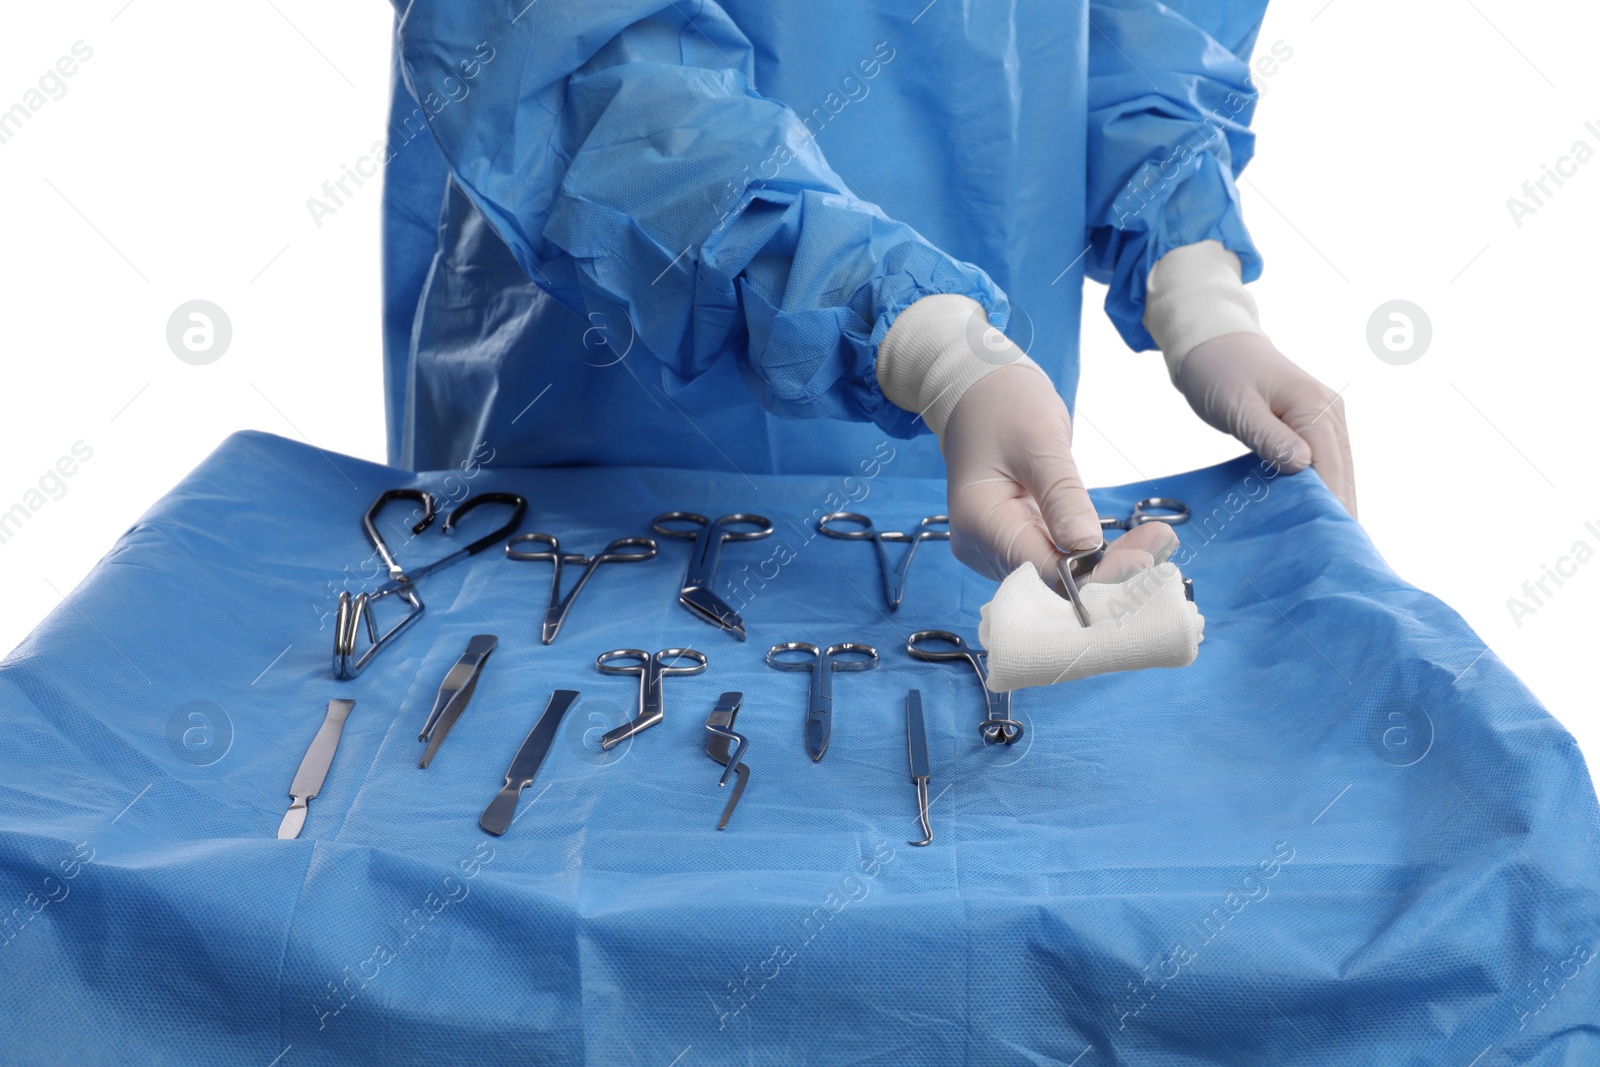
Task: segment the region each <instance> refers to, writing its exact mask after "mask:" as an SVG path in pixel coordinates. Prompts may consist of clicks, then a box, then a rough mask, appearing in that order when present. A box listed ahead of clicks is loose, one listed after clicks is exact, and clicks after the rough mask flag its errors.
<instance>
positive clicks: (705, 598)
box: [650, 511, 772, 641]
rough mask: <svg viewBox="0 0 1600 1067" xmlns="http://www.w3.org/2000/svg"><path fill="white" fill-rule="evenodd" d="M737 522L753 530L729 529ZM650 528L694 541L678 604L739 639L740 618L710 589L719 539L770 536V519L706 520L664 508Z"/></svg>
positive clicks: (728, 517)
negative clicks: (689, 526) (688, 525)
mask: <svg viewBox="0 0 1600 1067" xmlns="http://www.w3.org/2000/svg"><path fill="white" fill-rule="evenodd" d="M669 522H687V523H692V524H693V525H694V526H696V527H698V528H697V529H693V530H685V529H682V528H681V527H672V526H668V525H666V524H667V523H669ZM739 525H744V526H754V527H755V529H753V530H732V529H730V527H733V526H739ZM650 528H651V529H652V530H654V531H655V532H656V533H658V534H660V535H661V536H662V537H676V538H680V539H682V540H692V541H693V542H694V548H693V549H691V550H690V552H689V568H688V570H686V571H685V572H684V575H683V585H682V586H681V587H679V589H678V603H680V604H682V605H683V606H684V607H686V608H688V609H689V613H690V614H692V615H694V616H695V617H696V618H698V619H700V620H701V621H703V622H709V623H710V624H711V625H713V626H716V627H720V628H721V629H724V630H727V631H729V632H731V633H732V634H733V635H734V636H735V637H737V638H738V639H739V640H741V641H743V640H744V638H745V633H744V620H743V619H741V618H740V617H739V613H738V612H736V611H734V610H733V609H732V608H730V607H729V606H728V605H727V603H726V602H725V601H724V600H723V599H722V598H721V597H719V596H717V594H715V593H713V592H712V591H711V583H712V582H713V581H715V580H716V577H717V561H718V559H719V558H720V557H721V555H722V545H723V542H725V541H759V540H760V539H761V538H763V537H768V536H771V534H772V520H771V519H768V518H766V517H765V516H762V515H747V514H742V513H741V514H736V515H724V516H722V518H720V519H708V518H706V517H705V516H704V515H696V514H695V513H694V512H692V511H668V512H665V513H663V514H661V515H657V516H656V517H655V520H654V521H653V522H651V524H650Z"/></svg>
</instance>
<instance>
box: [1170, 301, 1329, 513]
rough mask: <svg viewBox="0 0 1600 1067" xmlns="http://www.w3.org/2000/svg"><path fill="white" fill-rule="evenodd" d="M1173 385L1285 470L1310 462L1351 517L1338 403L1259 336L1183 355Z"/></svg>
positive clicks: (1229, 338)
mask: <svg viewBox="0 0 1600 1067" xmlns="http://www.w3.org/2000/svg"><path fill="white" fill-rule="evenodd" d="M1174 382H1175V384H1176V385H1177V387H1178V391H1179V392H1181V393H1182V394H1183V395H1184V397H1185V399H1187V400H1188V401H1189V406H1190V407H1192V408H1194V410H1195V413H1196V414H1198V415H1199V416H1200V417H1201V418H1202V419H1204V420H1205V421H1206V422H1207V423H1209V424H1210V425H1212V426H1214V427H1216V428H1217V429H1219V430H1221V431H1223V432H1224V433H1229V434H1232V435H1233V436H1235V437H1237V438H1238V439H1239V440H1240V441H1242V442H1243V443H1244V444H1245V445H1246V446H1247V447H1249V448H1250V449H1251V450H1252V451H1254V452H1255V453H1256V454H1257V455H1259V456H1260V457H1261V458H1262V459H1265V460H1268V461H1270V462H1273V463H1276V464H1277V465H1278V467H1279V468H1280V469H1281V470H1282V471H1283V472H1284V473H1286V474H1296V473H1298V472H1300V471H1303V470H1305V469H1306V467H1308V466H1311V467H1315V468H1316V470H1317V473H1318V474H1320V475H1321V476H1322V480H1323V482H1325V483H1326V484H1327V486H1328V488H1329V489H1330V490H1332V492H1333V495H1334V496H1336V497H1338V498H1339V500H1340V502H1342V503H1343V504H1344V506H1345V510H1346V511H1348V512H1350V514H1351V515H1352V516H1354V515H1355V514H1356V482H1355V465H1354V463H1353V462H1352V461H1351V458H1350V432H1349V430H1348V429H1347V428H1346V427H1345V421H1344V401H1343V400H1341V399H1340V398H1339V396H1338V394H1336V393H1335V392H1334V391H1333V390H1332V389H1329V388H1328V387H1327V386H1325V385H1323V384H1322V383H1321V382H1319V381H1317V379H1315V378H1313V377H1312V376H1311V375H1309V374H1307V373H1306V372H1305V371H1303V370H1301V369H1300V368H1299V367H1298V366H1296V365H1295V364H1294V363H1293V362H1292V361H1291V360H1290V359H1289V357H1287V356H1285V355H1284V354H1283V353H1281V352H1279V351H1278V350H1277V348H1275V347H1274V346H1273V344H1272V342H1271V341H1269V340H1267V339H1266V338H1265V337H1263V336H1261V335H1260V334H1254V333H1230V334H1224V335H1223V336H1221V337H1216V338H1213V339H1212V340H1209V341H1205V342H1203V343H1202V344H1199V345H1197V346H1195V348H1193V349H1192V350H1191V351H1190V352H1189V353H1188V355H1186V356H1184V357H1183V362H1182V363H1181V364H1179V366H1178V372H1177V375H1176V377H1175V378H1174Z"/></svg>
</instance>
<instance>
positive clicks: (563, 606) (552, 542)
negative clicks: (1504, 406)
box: [506, 533, 656, 645]
mask: <svg viewBox="0 0 1600 1067" xmlns="http://www.w3.org/2000/svg"><path fill="white" fill-rule="evenodd" d="M524 541H531V542H533V543H535V544H540V545H548V546H550V547H549V548H548V549H546V550H545V551H543V552H526V551H523V550H521V549H518V548H515V547H513V546H514V545H517V544H520V543H522V542H524ZM633 549H638V550H639V551H632V550H633ZM655 557H656V542H655V538H653V537H619V538H617V539H616V540H615V541H613V542H611V543H610V544H609V545H607V546H606V547H605V548H603V549H601V551H600V554H599V555H597V556H585V555H583V554H582V553H580V552H563V551H561V543H560V542H559V541H557V540H556V539H555V537H554V536H552V535H550V534H547V533H525V534H521V535H519V536H517V537H513V538H512V539H511V540H510V541H508V542H507V543H506V558H507V559H514V560H533V561H537V562H545V561H548V562H549V563H550V564H552V566H553V570H552V571H551V574H550V607H549V609H548V610H546V611H545V614H544V625H543V626H541V627H540V629H539V639H540V640H541V641H542V642H544V643H545V644H547V645H548V644H549V643H550V642H552V641H554V640H555V639H556V634H558V633H560V632H561V624H562V623H564V622H566V621H567V612H569V611H571V610H572V602H573V601H574V600H576V599H578V594H579V593H581V592H583V587H584V586H585V585H587V584H588V583H589V579H590V578H591V577H593V576H594V572H595V571H597V570H599V569H600V567H601V566H602V565H604V564H607V563H643V562H644V561H645V560H647V559H655ZM567 563H571V564H573V565H575V566H579V567H582V568H583V573H582V574H580V575H579V576H578V584H577V585H575V586H573V587H572V591H571V592H569V593H568V594H567V595H566V596H564V597H563V596H562V595H561V568H562V566H563V565H564V564H567Z"/></svg>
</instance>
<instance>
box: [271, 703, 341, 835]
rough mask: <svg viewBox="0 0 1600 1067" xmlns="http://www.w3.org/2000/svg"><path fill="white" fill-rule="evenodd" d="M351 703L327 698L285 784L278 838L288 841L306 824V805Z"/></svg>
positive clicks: (325, 773) (322, 775) (323, 774)
mask: <svg viewBox="0 0 1600 1067" xmlns="http://www.w3.org/2000/svg"><path fill="white" fill-rule="evenodd" d="M355 706H356V702H355V701H354V700H330V701H328V713H327V715H326V716H324V717H323V720H322V726H321V728H319V729H318V730H317V736H316V737H313V738H312V739H311V747H310V748H308V749H306V754H305V757H304V758H302V759H301V760H300V769H299V770H298V771H296V772H295V775H294V782H293V783H292V784H290V786H289V796H290V798H291V800H290V804H289V810H288V811H287V812H285V813H284V816H283V822H281V823H279V824H278V840H279V841H290V840H293V839H294V838H296V837H299V836H300V830H301V828H302V827H304V826H305V824H306V807H307V805H308V804H309V803H310V802H311V798H312V797H314V796H316V795H317V794H318V793H320V792H321V791H322V783H323V780H324V779H326V778H327V777H328V768H329V767H331V766H333V754H334V753H335V752H336V751H338V748H339V735H340V734H342V733H344V721H345V719H347V718H349V717H350V709H351V708H353V707H355Z"/></svg>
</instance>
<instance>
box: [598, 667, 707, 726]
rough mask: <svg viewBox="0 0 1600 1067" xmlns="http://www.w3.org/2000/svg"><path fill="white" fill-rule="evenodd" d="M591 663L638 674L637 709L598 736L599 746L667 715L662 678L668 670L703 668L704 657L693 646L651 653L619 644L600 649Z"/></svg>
mask: <svg viewBox="0 0 1600 1067" xmlns="http://www.w3.org/2000/svg"><path fill="white" fill-rule="evenodd" d="M680 659H686V660H688V661H689V662H690V664H691V665H690V666H688V667H679V666H677V661H678V660H680ZM594 665H595V667H596V668H598V669H599V670H600V671H601V672H603V673H605V674H637V675H638V676H639V713H638V714H637V715H635V716H634V717H633V719H632V720H630V721H629V722H625V723H623V724H622V725H621V726H619V727H617V728H616V729H615V730H610V731H608V732H607V733H605V734H603V735H602V736H601V738H600V747H601V748H611V747H612V746H614V745H617V744H619V743H621V742H623V741H626V740H627V739H628V738H630V737H632V736H633V735H634V734H636V733H639V732H640V731H642V730H648V729H649V728H650V727H652V726H654V725H655V724H656V723H658V722H660V721H661V720H662V719H664V718H666V717H667V711H666V704H665V702H664V701H663V700H662V696H661V679H662V678H664V677H665V676H667V675H669V674H699V673H700V672H701V671H703V670H705V669H706V657H705V655H704V654H702V653H700V652H696V651H695V650H694V649H692V648H664V649H662V650H661V651H660V652H657V653H656V654H655V655H653V656H652V655H651V654H650V653H648V652H646V651H644V650H643V649H639V648H618V649H613V650H612V651H610V652H602V653H600V655H599V656H597V657H595V661H594Z"/></svg>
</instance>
